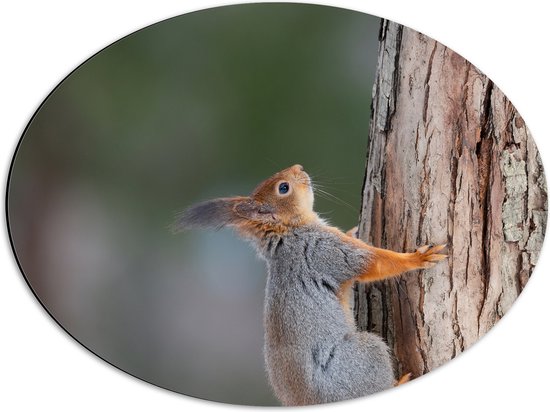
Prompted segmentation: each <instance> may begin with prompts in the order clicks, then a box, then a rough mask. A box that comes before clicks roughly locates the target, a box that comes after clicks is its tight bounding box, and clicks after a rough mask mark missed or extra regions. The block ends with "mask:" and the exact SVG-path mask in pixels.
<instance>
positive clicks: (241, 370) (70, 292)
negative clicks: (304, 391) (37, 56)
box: [7, 3, 379, 405]
mask: <svg viewBox="0 0 550 412" xmlns="http://www.w3.org/2000/svg"><path fill="white" fill-rule="evenodd" d="M378 27H379V19H377V18H374V17H372V16H368V15H365V14H361V13H358V12H353V11H347V10H343V9H338V8H332V7H324V6H314V5H303V4H281V3H279V4H251V5H238V6H229V7H222V8H215V9H210V10H205V11H200V12H195V13H191V14H187V15H183V16H179V17H176V18H173V19H170V20H167V21H164V22H161V23H158V24H155V25H153V26H150V27H147V28H145V29H143V30H140V31H139V32H136V33H134V34H132V35H130V36H128V37H125V38H123V39H122V40H120V41H118V42H116V43H114V44H113V45H111V46H109V47H107V48H106V49H104V50H102V51H101V52H100V53H98V54H97V55H95V56H93V57H92V58H91V59H90V60H88V61H87V62H85V63H84V64H83V65H82V66H80V67H79V68H77V69H76V70H75V71H74V72H73V73H72V74H71V75H70V76H69V77H67V78H66V79H65V80H63V82H62V83H61V84H60V85H59V86H58V87H57V88H56V89H55V90H54V91H53V93H52V94H51V95H50V96H49V97H48V98H47V100H46V101H45V103H44V104H43V105H42V106H41V108H40V109H39V111H38V112H37V113H36V115H35V117H34V118H33V119H32V121H31V123H30V124H29V126H28V128H27V130H26V131H25V133H24V136H23V138H22V141H21V144H20V146H19V148H18V150H17V153H16V156H15V160H14V164H13V169H12V172H11V176H10V181H9V186H8V198H7V200H8V204H7V206H8V224H9V228H10V232H11V236H12V242H13V245H14V248H15V251H16V255H17V257H18V260H19V263H20V265H21V267H22V269H23V271H24V273H25V275H26V278H27V280H28V281H29V283H30V285H31V286H32V288H33V290H34V291H35V293H36V294H37V295H38V297H39V298H40V300H41V301H42V303H43V304H44V305H45V306H46V308H47V309H48V310H49V311H50V313H51V314H52V315H53V316H54V317H55V319H56V320H57V321H58V322H59V323H60V324H61V325H62V326H63V327H64V328H66V329H67V330H68V331H69V332H70V333H71V334H72V335H73V336H74V337H75V338H76V339H78V340H79V341H80V342H81V343H83V344H84V345H85V346H86V347H88V348H89V349H91V350H92V351H93V352H95V353H96V354H98V355H99V356H101V357H102V358H104V359H106V360H108V361H109V362H111V363H113V364H114V365H116V366H117V367H119V368H121V369H123V370H125V371H127V372H129V373H131V374H133V375H135V376H138V377H140V378H142V379H144V380H147V381H149V382H152V383H154V384H157V385H159V386H162V387H165V388H168V389H171V390H174V391H177V392H181V393H184V394H187V395H191V396H196V397H200V398H205V399H209V400H214V401H221V402H229V403H237V404H250V405H276V404H278V402H277V401H276V399H275V398H274V397H273V395H272V394H271V390H270V389H269V386H268V384H267V379H266V376H265V372H264V365H263V355H262V345H263V327H262V310H263V288H264V284H265V271H266V270H265V267H264V264H263V262H262V261H260V260H259V259H258V258H257V257H256V256H255V252H254V251H253V250H252V248H250V247H249V245H247V244H246V243H245V242H243V241H241V240H239V239H238V238H236V237H235V236H234V235H233V234H232V233H231V232H230V231H228V230H223V231H220V232H214V233H210V232H188V233H184V234H181V235H173V234H172V233H171V232H170V231H169V230H168V229H167V227H168V226H169V225H170V223H171V222H172V219H173V217H174V214H175V213H176V212H178V211H179V210H182V209H184V208H185V207H187V206H189V205H190V204H192V203H194V202H197V201H200V200H204V199H207V198H211V197H220V196H228V195H237V194H248V193H249V192H250V191H251V190H252V189H253V188H254V186H255V185H256V184H257V183H259V182H260V181H262V180H263V179H264V178H266V177H267V176H269V175H271V174H273V173H274V172H276V171H278V170H280V169H283V168H285V167H288V166H290V165H292V164H294V163H301V164H303V165H304V166H305V168H306V170H307V171H308V172H310V173H311V174H312V176H313V177H314V180H315V181H317V182H319V183H321V184H323V185H324V188H325V190H327V191H329V192H330V193H332V194H333V195H335V196H337V197H338V198H339V199H341V201H330V200H328V199H319V198H317V199H316V209H317V210H318V211H319V212H320V213H321V214H322V215H323V217H325V218H327V219H329V220H330V221H331V222H332V223H333V224H335V225H337V226H340V227H342V228H345V229H347V228H350V227H352V226H354V225H355V224H356V223H357V220H358V209H359V206H360V196H361V186H362V182H363V172H364V167H365V155H366V144H367V132H368V123H369V117H370V100H371V88H372V83H373V76H374V70H375V66H376V54H377V48H378V43H377V33H378ZM39 344H40V343H39V342H37V345H39ZM82 373H85V371H83V372H82ZM76 378H78V377H76Z"/></svg>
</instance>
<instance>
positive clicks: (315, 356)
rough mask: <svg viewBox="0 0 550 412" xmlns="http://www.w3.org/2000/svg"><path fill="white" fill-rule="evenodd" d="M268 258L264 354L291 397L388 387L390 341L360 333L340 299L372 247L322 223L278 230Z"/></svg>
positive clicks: (320, 399) (289, 400) (308, 399)
mask: <svg viewBox="0 0 550 412" xmlns="http://www.w3.org/2000/svg"><path fill="white" fill-rule="evenodd" d="M260 253H261V254H262V256H263V257H264V258H265V260H266V261H267V265H268V272H269V273H268V280H267V285H266V298H265V313H264V323H265V359H266V366H267V371H268V375H269V378H270V381H271V384H272V386H273V388H274V390H275V392H276V395H277V396H278V397H279V399H281V401H282V402H283V403H284V404H286V405H302V404H317V403H325V402H331V401H337V400H343V399H350V398H354V397H358V396H362V395H366V394H369V393H374V392H377V391H380V390H383V389H385V388H387V387H390V386H391V385H392V383H393V379H394V376H393V370H392V367H391V361H390V356H389V354H388V348H387V346H386V344H385V343H384V342H383V341H382V340H381V339H380V338H379V337H378V336H376V335H373V334H369V333H366V332H363V333H359V332H357V331H356V330H355V327H354V325H352V324H350V322H349V320H348V319H347V318H346V315H345V313H344V310H343V308H342V306H341V304H340V302H339V299H338V291H339V289H340V285H341V284H342V282H344V281H346V280H348V279H351V278H353V277H354V276H357V275H358V274H359V273H360V272H361V270H364V268H365V266H366V263H367V261H368V259H369V255H368V252H367V251H366V250H363V249H359V248H357V247H354V246H353V244H352V243H351V242H345V241H343V240H342V239H341V238H340V237H339V236H338V235H336V234H335V233H332V232H330V231H327V230H322V228H319V227H317V226H311V227H310V226H305V227H301V228H297V229H295V230H292V231H290V232H288V233H287V234H285V235H283V236H274V237H271V238H270V239H269V240H267V241H266V242H265V243H264V244H262V245H261V246H260Z"/></svg>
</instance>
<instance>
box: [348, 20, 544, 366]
mask: <svg viewBox="0 0 550 412" xmlns="http://www.w3.org/2000/svg"><path fill="white" fill-rule="evenodd" d="M361 213H362V214H361V222H360V226H359V235H360V237H361V238H362V239H364V240H366V241H367V242H368V243H370V244H373V245H375V246H380V247H384V248H387V249H392V250H396V251H414V250H415V249H416V248H417V247H418V246H421V245H424V244H428V243H434V244H438V243H447V244H448V253H449V258H448V260H447V261H444V262H443V263H441V264H439V265H437V266H436V267H435V268H433V269H430V270H424V271H416V272H411V273H407V274H405V275H403V276H402V277H401V278H399V279H397V280H392V281H387V282H382V283H378V284H371V285H367V286H363V285H360V286H358V287H357V288H356V289H355V298H356V299H355V301H356V304H355V314H356V320H357V324H358V327H359V328H360V329H368V330H374V331H376V332H378V333H379V334H381V335H382V336H383V337H384V338H385V339H386V340H387V342H388V344H389V345H390V347H391V348H392V349H393V352H394V354H395V357H396V361H397V364H398V370H399V372H401V373H403V372H412V374H413V376H420V375H422V374H424V373H426V372H428V371H430V370H432V369H434V368H436V367H437V366H439V365H441V364H443V363H445V362H446V361H448V360H450V359H452V358H454V357H455V356H456V355H457V354H459V353H461V352H462V351H464V350H465V349H466V348H468V347H469V346H470V345H472V344H473V343H474V342H476V341H477V340H478V339H479V338H480V337H481V336H482V335H483V334H485V333H486V332H487V331H488V330H489V329H490V328H491V327H492V326H493V325H494V324H495V322H497V321H498V320H499V319H500V318H501V317H502V316H503V315H504V314H505V313H506V311H507V310H508V309H509V308H510V306H511V305H512V303H513V302H514V300H515V299H516V298H517V296H518V295H519V293H520V292H521V290H522V289H523V287H524V286H525V283H526V282H527V280H528V279H529V276H530V274H531V271H532V269H533V267H534V265H535V263H536V261H537V257H538V253H539V251H540V249H541V246H542V241H543V237H544V230H545V225H546V215H547V196H546V185H545V179H544V173H543V168H542V163H541V160H540V158H539V155H538V152H537V149H536V147H535V144H534V142H533V140H532V138H531V137H530V134H529V131H528V130H527V128H526V126H525V123H524V121H523V120H522V118H521V117H520V115H519V114H518V113H517V112H516V110H515V109H514V107H513V106H512V104H511V103H510V102H509V101H508V99H507V98H506V97H505V96H504V95H503V94H502V92H501V91H500V90H499V89H498V88H497V87H496V86H495V85H494V84H493V83H492V82H491V81H490V80H489V79H488V78H487V77H485V76H484V75H483V74H482V73H481V72H480V71H479V70H478V69H477V68H475V67H474V66H472V65H471V64H470V63H469V62H467V61H466V60H464V59H463V58H462V57H461V56H459V55H458V54H456V53H454V52H453V51H452V50H449V49H448V48H446V47H445V46H443V45H441V44H440V43H437V42H436V41H434V40H432V39H430V38H428V37H426V36H424V35H422V34H420V33H418V32H415V31H413V30H410V29H407V28H404V27H403V26H400V25H398V24H395V23H392V22H388V21H383V22H382V25H381V29H380V49H379V55H378V69H377V75H376V80H375V85H374V89H373V108H372V119H371V129H370V138H369V149H368V161H367V168H366V174H365V184H364V189H363V205H362V211H361Z"/></svg>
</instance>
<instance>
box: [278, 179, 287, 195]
mask: <svg viewBox="0 0 550 412" xmlns="http://www.w3.org/2000/svg"><path fill="white" fill-rule="evenodd" d="M289 189H290V186H289V185H288V183H287V182H283V183H280V184H279V193H280V194H282V195H284V194H287V193H288V191H289Z"/></svg>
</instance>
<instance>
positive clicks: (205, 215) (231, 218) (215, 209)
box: [171, 197, 249, 233]
mask: <svg viewBox="0 0 550 412" xmlns="http://www.w3.org/2000/svg"><path fill="white" fill-rule="evenodd" d="M247 200H249V198H246V197H232V198H220V199H213V200H207V201H205V202H201V203H197V204H196V205H193V206H191V207H190V208H188V209H187V210H184V211H183V212H181V213H179V214H178V215H176V220H175V222H174V223H173V224H172V226H171V229H172V231H173V232H176V233H177V232H181V231H183V230H186V229H195V228H214V229H221V228H222V227H224V226H226V225H229V224H231V223H235V222H236V221H237V220H239V217H238V216H237V215H236V213H235V207H236V205H238V204H240V203H242V202H245V201H247Z"/></svg>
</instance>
